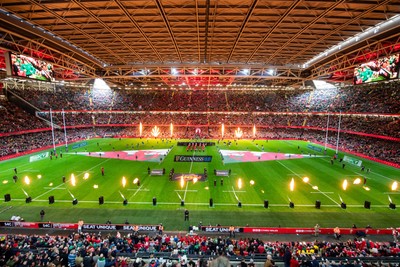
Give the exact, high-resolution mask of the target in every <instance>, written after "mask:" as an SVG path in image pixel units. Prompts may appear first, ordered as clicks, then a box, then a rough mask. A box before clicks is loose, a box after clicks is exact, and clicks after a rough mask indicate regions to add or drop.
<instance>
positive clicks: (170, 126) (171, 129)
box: [169, 122, 174, 137]
mask: <svg viewBox="0 0 400 267" xmlns="http://www.w3.org/2000/svg"><path fill="white" fill-rule="evenodd" d="M169 130H170V132H171V137H172V136H173V135H174V126H173V125H172V122H171V124H170V125H169Z"/></svg>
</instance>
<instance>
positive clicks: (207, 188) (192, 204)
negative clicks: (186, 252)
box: [0, 138, 400, 230]
mask: <svg viewBox="0 0 400 267" xmlns="http://www.w3.org/2000/svg"><path fill="white" fill-rule="evenodd" d="M179 141H185V140H179ZM186 141H188V140H186ZM207 141H212V142H215V143H216V145H215V146H207V147H206V148H205V151H204V152H199V151H196V152H193V151H186V146H177V141H176V140H172V141H171V140H170V141H168V142H166V141H165V140H164V141H162V140H161V139H106V138H105V139H93V140H90V141H86V145H85V146H82V147H78V148H75V149H72V145H73V144H70V146H69V148H70V149H69V152H68V153H67V152H65V151H63V157H62V158H60V157H58V158H57V159H56V158H55V157H53V159H52V160H50V159H49V158H44V159H41V160H38V161H34V162H29V159H30V157H31V156H32V155H27V156H22V157H19V158H15V159H11V160H7V161H3V162H0V181H1V184H0V192H2V194H6V193H9V194H10V195H11V201H10V202H4V200H3V201H2V203H1V204H0V220H8V219H9V218H10V217H11V216H12V215H19V216H21V217H23V218H24V219H25V220H27V221H39V220H40V215H39V211H40V210H41V209H44V210H45V211H46V215H45V220H46V221H52V222H77V221H78V220H79V219H83V220H84V221H85V222H91V223H105V222H106V221H107V220H111V221H112V223H124V222H125V221H126V220H127V221H129V222H130V223H132V224H158V223H161V222H162V223H163V224H164V225H165V229H166V230H187V228H188V226H189V225H190V224H193V225H197V224H198V223H199V222H200V221H201V222H202V223H203V224H205V225H208V224H211V225H216V224H221V225H231V224H233V225H237V226H244V225H250V226H265V227H269V226H271V227H277V226H281V227H313V225H315V223H319V224H320V225H321V227H334V226H340V227H351V225H352V224H353V223H355V224H356V225H357V226H359V227H363V226H366V225H371V226H372V227H374V228H378V227H379V228H384V227H391V226H396V225H395V223H396V222H398V221H400V215H399V212H398V210H397V209H395V210H392V209H389V207H388V205H389V197H390V198H391V200H392V201H393V203H399V202H400V201H399V200H400V197H399V194H398V191H391V185H392V183H393V182H394V181H396V180H398V179H399V177H400V172H399V169H396V168H392V167H389V166H386V165H382V164H378V163H376V162H372V161H367V160H365V159H362V161H363V164H364V165H365V166H366V169H367V168H369V169H371V172H370V173H366V171H364V172H362V171H361V169H360V167H357V166H353V165H351V164H349V163H346V166H345V168H342V163H339V160H336V161H335V162H334V164H333V165H331V163H330V159H331V157H332V156H333V155H334V151H332V150H329V149H328V150H327V155H324V153H323V152H316V151H314V150H310V148H309V146H308V145H310V144H311V143H309V142H304V141H274V140H269V141H266V140H239V141H233V140H231V141H232V142H231V144H230V145H229V144H228V142H227V141H220V142H218V140H207ZM312 145H313V146H314V147H320V146H318V145H315V144H312ZM171 147H172V149H171V151H170V152H169V154H168V155H167V156H166V157H164V156H163V155H162V156H161V158H162V160H159V158H157V157H156V158H155V160H154V159H153V161H136V160H123V159H119V158H106V157H104V155H103V156H102V157H89V156H88V155H82V154H80V153H88V152H91V155H92V156H93V155H94V154H95V152H102V153H104V152H112V151H115V153H119V152H118V151H127V150H152V149H169V148H171ZM262 147H264V152H272V153H274V154H272V155H275V154H277V153H285V154H302V155H308V157H304V158H301V159H294V156H292V157H291V159H284V160H278V159H277V160H275V159H274V158H273V159H272V160H268V161H263V160H261V159H256V161H255V162H240V157H239V162H231V163H229V160H228V158H227V157H225V158H224V159H225V160H224V161H223V160H222V158H221V155H220V154H219V151H218V149H221V150H238V151H252V152H262ZM61 150H64V148H57V151H61ZM37 154H40V153H37ZM37 154H36V155H37ZM150 154H151V153H150ZM150 154H149V155H148V156H147V158H151V157H152V155H150ZM310 154H311V157H309V155H310ZM314 154H315V156H314ZM175 155H190V156H193V155H202V156H205V155H210V156H212V157H213V158H212V161H211V162H209V163H204V162H201V163H197V162H174V156H175ZM344 155H345V154H343V153H340V152H339V158H342V157H343V156H344ZM347 156H350V157H352V158H355V159H356V157H355V156H352V155H347ZM286 158H288V156H287V155H286ZM224 162H225V163H224ZM101 167H104V170H105V175H104V176H102V175H101ZM14 168H17V170H18V174H17V176H18V181H17V182H16V183H14V181H13V178H12V177H13V175H14ZM147 168H150V169H152V170H153V169H162V168H165V170H166V174H165V175H163V176H150V175H148V172H147ZM171 168H174V169H175V173H198V174H201V173H203V171H204V168H206V169H207V171H208V180H207V181H204V182H200V181H199V182H197V183H193V181H189V182H186V183H185V184H183V185H181V184H180V181H170V180H169V177H168V174H169V171H170V170H171ZM214 169H217V170H229V169H230V170H231V175H230V176H229V177H224V184H223V185H221V184H220V179H221V178H220V177H216V176H215V175H214V173H213V171H214ZM85 173H88V174H89V178H88V179H84V175H85ZM71 174H74V176H75V178H76V185H75V186H73V185H72V184H71ZM39 175H41V178H40V179H39V178H38V176H39ZM25 176H27V177H28V178H29V180H30V183H29V184H27V183H26V181H25ZM63 176H66V180H67V181H66V183H63V181H62V177H63ZM305 176H307V177H309V179H310V181H309V182H308V183H305V182H303V177H305ZM122 177H125V178H126V181H127V184H126V186H125V187H123V186H122ZM362 177H365V178H366V181H367V183H366V184H365V185H364V184H363V183H364V180H363V178H362ZM134 178H139V180H140V185H137V184H133V180H134ZM239 178H240V179H241V181H242V186H241V187H240V188H239V186H238V180H239ZM356 178H361V184H353V182H354V180H355V179H356ZM292 179H293V180H294V190H293V191H291V190H290V188H289V184H290V182H291V180H292ZM345 179H346V180H347V181H348V188H347V189H346V190H343V188H342V183H343V181H344V180H345ZM214 180H216V182H217V183H216V186H214ZM250 181H254V184H253V185H251V184H250ZM96 185H97V188H95V187H96ZM315 186H317V187H318V189H317V188H316V187H315ZM365 187H368V188H369V189H370V190H369V191H368V190H366V189H365ZM27 196H30V197H31V198H32V202H31V203H25V198H26V197H27ZM49 196H54V197H55V203H54V204H49V202H48V197H49ZM99 196H103V197H104V200H105V203H104V204H103V205H99V202H98V198H99ZM154 197H155V198H156V199H157V205H155V206H153V203H152V200H153V198H154ZM73 198H76V199H78V204H77V205H72V199H73ZM124 198H126V199H127V200H128V204H127V205H123V199H124ZM210 198H212V199H213V203H214V206H213V207H210V206H209V200H210ZM341 199H342V200H343V202H345V203H346V204H347V209H342V208H341V207H340V204H341ZM181 200H184V206H181ZM264 200H268V203H269V206H268V208H264ZM289 200H290V201H292V202H293V203H294V205H295V207H294V208H289ZM316 200H319V201H321V208H320V209H316V208H315V201H316ZM239 201H240V202H241V203H242V207H238V202H239ZM364 201H370V202H371V209H365V208H364ZM184 209H188V210H189V211H190V221H189V222H187V221H186V222H185V221H184V214H183V211H184Z"/></svg>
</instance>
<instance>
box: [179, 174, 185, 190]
mask: <svg viewBox="0 0 400 267" xmlns="http://www.w3.org/2000/svg"><path fill="white" fill-rule="evenodd" d="M180 184H181V187H182V188H183V186H184V185H185V179H183V175H182V176H181V182H180Z"/></svg>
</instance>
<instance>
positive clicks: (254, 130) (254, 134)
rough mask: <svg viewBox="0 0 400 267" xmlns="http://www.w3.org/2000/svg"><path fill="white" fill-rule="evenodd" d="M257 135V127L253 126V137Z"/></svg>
mask: <svg viewBox="0 0 400 267" xmlns="http://www.w3.org/2000/svg"><path fill="white" fill-rule="evenodd" d="M256 133H257V132H256V125H255V124H254V125H253V137H256Z"/></svg>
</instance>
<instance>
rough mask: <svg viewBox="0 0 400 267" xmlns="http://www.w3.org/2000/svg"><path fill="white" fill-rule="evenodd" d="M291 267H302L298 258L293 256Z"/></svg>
mask: <svg viewBox="0 0 400 267" xmlns="http://www.w3.org/2000/svg"><path fill="white" fill-rule="evenodd" d="M290 267H300V263H299V261H298V260H297V257H296V256H294V255H293V256H292V258H291V259H290Z"/></svg>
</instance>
